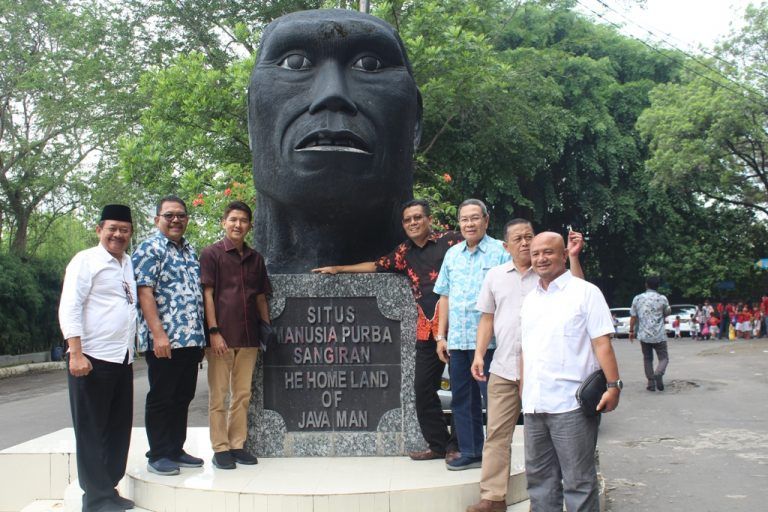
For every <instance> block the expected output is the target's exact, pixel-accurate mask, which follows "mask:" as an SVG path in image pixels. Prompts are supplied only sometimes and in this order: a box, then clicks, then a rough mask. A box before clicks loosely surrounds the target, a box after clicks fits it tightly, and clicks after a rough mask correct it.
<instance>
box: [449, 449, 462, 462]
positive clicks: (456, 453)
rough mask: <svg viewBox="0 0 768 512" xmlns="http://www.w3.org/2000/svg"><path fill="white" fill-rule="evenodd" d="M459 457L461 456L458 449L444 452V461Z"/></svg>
mask: <svg viewBox="0 0 768 512" xmlns="http://www.w3.org/2000/svg"><path fill="white" fill-rule="evenodd" d="M459 457H461V452H460V451H458V450H451V451H449V452H447V453H446V454H445V462H446V463H448V462H451V461H452V460H456V459H458V458H459Z"/></svg>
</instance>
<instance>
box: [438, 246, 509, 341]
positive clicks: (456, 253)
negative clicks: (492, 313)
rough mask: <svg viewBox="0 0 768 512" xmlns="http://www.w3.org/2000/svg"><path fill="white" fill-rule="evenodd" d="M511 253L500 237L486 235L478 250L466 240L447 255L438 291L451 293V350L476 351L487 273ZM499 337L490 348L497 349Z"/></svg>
mask: <svg viewBox="0 0 768 512" xmlns="http://www.w3.org/2000/svg"><path fill="white" fill-rule="evenodd" d="M509 259H510V256H509V254H508V253H507V251H505V250H504V246H503V245H502V244H501V242H500V241H499V240H496V239H495V238H491V237H490V236H488V235H485V236H484V237H483V239H482V240H480V243H479V244H477V247H476V248H475V250H474V251H469V249H468V248H467V243H466V242H461V243H459V244H456V245H454V246H453V247H451V248H450V249H448V252H447V253H446V254H445V259H444V260H443V266H442V267H440V274H439V275H438V276H437V281H436V282H435V288H434V291H435V293H436V294H438V295H446V296H448V349H449V350H474V349H475V339H476V337H477V324H478V322H479V321H480V316H481V314H480V311H478V310H477V298H478V296H479V294H480V287H481V286H482V284H483V279H485V274H486V273H487V272H488V271H489V270H490V269H491V268H493V267H495V266H497V265H501V264H502V263H506V262H507V261H509ZM495 347H496V343H495V340H492V341H491V344H490V345H489V348H495Z"/></svg>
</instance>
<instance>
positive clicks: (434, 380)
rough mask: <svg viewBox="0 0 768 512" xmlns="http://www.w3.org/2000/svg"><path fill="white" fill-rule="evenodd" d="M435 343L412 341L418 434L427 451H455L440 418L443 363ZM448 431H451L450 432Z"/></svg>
mask: <svg viewBox="0 0 768 512" xmlns="http://www.w3.org/2000/svg"><path fill="white" fill-rule="evenodd" d="M436 348H437V343H436V342H435V341H434V340H430V341H417V342H416V361H415V375H414V379H413V388H414V392H415V395H416V404H415V405H416V418H417V419H418V421H419V427H420V428H421V435H423V436H424V440H425V441H426V442H427V444H428V445H429V448H430V449H431V450H432V451H434V452H437V453H445V452H446V451H453V450H456V449H457V443H456V436H455V434H452V433H451V434H449V432H448V425H447V424H446V422H445V416H443V408H442V406H441V405H440V397H439V396H438V395H437V391H438V390H439V389H440V381H441V379H442V376H443V370H445V363H444V362H442V361H441V360H440V358H439V357H437V352H436ZM451 431H452V432H454V431H455V429H453V428H452V429H451Z"/></svg>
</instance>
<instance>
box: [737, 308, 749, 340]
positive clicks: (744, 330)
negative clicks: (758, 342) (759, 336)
mask: <svg viewBox="0 0 768 512" xmlns="http://www.w3.org/2000/svg"><path fill="white" fill-rule="evenodd" d="M736 322H737V323H736V337H737V338H743V339H745V340H748V339H750V338H751V335H752V312H751V311H750V310H749V306H747V305H746V304H744V307H743V308H742V309H741V311H739V312H738V313H737V314H736Z"/></svg>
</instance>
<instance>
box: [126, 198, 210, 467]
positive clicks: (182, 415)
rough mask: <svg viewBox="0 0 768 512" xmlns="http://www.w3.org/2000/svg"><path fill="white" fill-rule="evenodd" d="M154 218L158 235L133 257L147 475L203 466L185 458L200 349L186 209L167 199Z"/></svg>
mask: <svg viewBox="0 0 768 512" xmlns="http://www.w3.org/2000/svg"><path fill="white" fill-rule="evenodd" d="M156 214H157V215H156V216H155V226H157V232H156V233H155V234H154V235H153V236H151V237H149V238H148V239H146V240H144V241H143V242H142V243H141V244H139V246H138V247H137V248H136V250H135V251H134V253H133V257H132V260H133V267H134V270H135V274H136V286H137V287H138V296H139V306H140V315H139V316H140V320H141V323H140V326H139V352H144V353H145V356H146V359H147V375H148V377H149V392H148V393H147V401H146V411H145V424H146V429H147V439H148V440H149V452H148V453H147V458H148V459H149V463H148V466H147V469H148V470H149V471H150V472H152V473H157V474H159V475H177V474H179V468H180V467H200V466H202V465H203V459H200V458H198V457H193V456H192V455H189V454H188V453H186V452H185V451H184V441H186V438H187V412H188V410H189V404H190V402H191V401H192V399H193V398H194V396H195V388H196V386H197V365H198V363H199V362H200V361H201V360H202V355H203V348H204V347H205V336H204V334H203V292H202V287H201V285H200V264H199V263H198V261H197V255H196V254H195V251H194V249H192V247H191V246H190V245H189V243H188V242H187V241H186V240H185V239H184V232H185V231H186V229H187V223H188V222H189V217H188V216H187V206H186V204H184V201H182V200H181V199H180V198H178V197H176V196H166V197H164V198H162V199H161V200H160V202H159V203H158V205H157V211H156Z"/></svg>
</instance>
